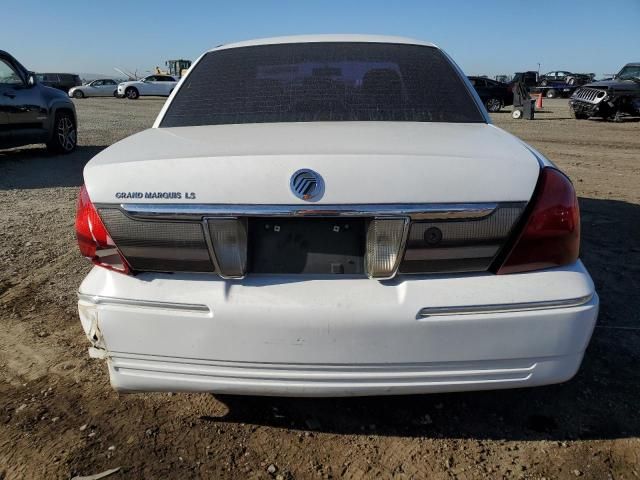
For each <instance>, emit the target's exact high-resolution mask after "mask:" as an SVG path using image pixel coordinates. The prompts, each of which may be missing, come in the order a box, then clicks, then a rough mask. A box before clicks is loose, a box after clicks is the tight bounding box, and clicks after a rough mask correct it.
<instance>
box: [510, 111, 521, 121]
mask: <svg viewBox="0 0 640 480" xmlns="http://www.w3.org/2000/svg"><path fill="white" fill-rule="evenodd" d="M511 116H512V117H513V118H515V119H516V120H518V119H520V118H522V110H520V109H518V108H516V109H515V110H514V111H513V112H511Z"/></svg>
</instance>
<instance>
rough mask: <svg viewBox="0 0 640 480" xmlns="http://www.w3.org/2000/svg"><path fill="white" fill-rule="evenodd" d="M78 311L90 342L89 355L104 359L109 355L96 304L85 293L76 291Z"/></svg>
mask: <svg viewBox="0 0 640 480" xmlns="http://www.w3.org/2000/svg"><path fill="white" fill-rule="evenodd" d="M78 313H79V315H80V323H81V324H82V329H83V330H84V333H85V335H86V336H87V338H88V339H89V341H90V342H91V347H89V356H90V357H91V358H98V359H102V360H104V359H106V358H108V357H109V352H108V351H107V348H106V345H105V343H104V338H103V336H102V332H100V326H99V323H98V305H97V303H96V302H95V301H93V299H92V298H91V297H89V296H87V295H83V294H81V293H78Z"/></svg>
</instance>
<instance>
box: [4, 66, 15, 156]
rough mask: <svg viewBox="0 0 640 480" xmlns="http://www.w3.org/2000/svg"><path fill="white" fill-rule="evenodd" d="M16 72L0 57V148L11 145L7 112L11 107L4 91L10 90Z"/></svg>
mask: <svg viewBox="0 0 640 480" xmlns="http://www.w3.org/2000/svg"><path fill="white" fill-rule="evenodd" d="M15 74H16V72H15V71H14V70H13V69H12V68H11V67H10V66H9V65H8V64H7V63H6V62H5V61H3V60H2V59H0V148H7V147H9V146H10V145H11V130H10V128H9V113H8V110H9V108H10V107H11V105H10V103H9V99H10V97H9V96H6V95H5V92H7V91H10V88H11V85H12V83H13V80H14V76H15Z"/></svg>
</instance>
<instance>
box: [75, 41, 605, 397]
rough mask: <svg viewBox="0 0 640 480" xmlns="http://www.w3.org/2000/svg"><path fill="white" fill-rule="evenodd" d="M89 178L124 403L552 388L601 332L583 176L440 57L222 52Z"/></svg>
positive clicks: (410, 47)
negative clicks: (583, 254) (569, 171)
mask: <svg viewBox="0 0 640 480" xmlns="http://www.w3.org/2000/svg"><path fill="white" fill-rule="evenodd" d="M84 180H85V186H84V187H83V188H82V189H81V192H80V198H79V203H78V213H77V222H76V228H77V236H78V241H79V245H80V250H81V252H82V254H83V255H84V256H86V257H88V258H90V259H91V260H92V261H93V263H94V264H95V267H94V268H93V269H92V270H91V272H90V273H89V274H88V276H87V277H86V278H85V280H84V281H83V282H82V285H81V286H80V290H79V302H78V307H79V313H80V319H81V322H82V326H83V328H84V330H85V332H86V334H87V336H88V338H89V340H90V342H91V344H92V346H91V348H90V355H91V356H93V357H97V358H103V359H106V360H107V364H108V367H109V372H110V376H111V383H112V385H113V387H114V388H115V389H116V390H119V391H123V392H132V391H195V392H216V393H230V394H252V395H286V396H357V395H387V394H410V393H425V392H443V391H456V390H481V389H498V388H514V387H529V386H536V385H544V384H550V383H556V382H562V381H565V380H567V379H569V378H571V377H572V376H573V375H574V374H575V373H576V371H577V370H578V368H579V366H580V363H581V361H582V358H583V355H584V352H585V349H586V347H587V344H588V342H589V339H590V337H591V333H592V330H593V328H594V325H595V322H596V317H597V314H598V296H597V294H596V292H595V290H594V285H593V282H592V281H591V278H590V277H589V274H588V273H587V270H586V269H585V267H584V265H583V264H582V262H581V261H580V260H579V258H578V250H579V242H580V217H579V211H578V202H577V198H576V193H575V191H574V188H573V186H572V184H571V182H570V180H569V179H568V178H567V177H566V176H565V175H564V174H563V173H562V172H560V171H559V170H558V169H557V168H556V167H555V166H554V165H553V164H552V163H551V162H550V161H549V160H547V159H546V158H545V157H544V156H543V155H542V154H540V153H538V152H536V151H535V150H534V149H533V148H531V147H530V146H528V145H526V144H525V143H523V142H522V141H520V140H519V139H518V138H516V137H514V136H512V135H510V134H508V133H506V132H504V131H503V130H501V129H499V128H497V127H495V126H493V125H492V124H491V121H490V119H489V117H488V115H487V112H486V110H485V108H484V106H483V105H482V102H481V101H480V99H479V98H478V96H477V95H476V94H475V92H474V90H473V87H472V86H471V85H470V84H469V82H468V80H467V79H466V78H465V76H464V75H463V73H462V72H461V71H460V69H459V68H458V67H457V66H456V65H455V64H454V63H453V61H452V60H451V59H449V57H448V56H447V55H446V54H445V53H444V52H443V51H441V50H440V49H438V48H437V47H435V46H434V45H431V44H429V43H424V42H420V41H414V40H409V39H404V38H395V37H378V36H360V35H330V36H322V35H321V36H301V37H286V38H275V39H267V40H257V41H248V42H242V43H236V44H231V45H225V46H221V47H218V48H215V49H213V50H211V51H209V52H207V53H205V54H204V55H203V56H202V57H200V59H199V60H198V61H197V63H196V64H195V65H194V66H193V67H192V68H191V69H190V71H189V73H188V75H187V76H186V77H185V79H183V83H182V84H181V85H180V87H179V89H178V90H177V91H176V92H174V94H173V97H172V98H171V99H170V100H169V101H168V102H167V103H166V104H165V106H164V108H163V109H162V111H161V112H160V114H159V116H158V118H157V120H156V122H155V124H154V125H153V128H150V129H148V130H145V131H143V132H141V133H138V134H136V135H133V136H131V137H129V138H127V139H124V140H122V141H120V142H118V143H116V144H115V145H112V146H111V147H109V148H107V149H105V150H103V151H102V152H100V153H99V154H98V155H97V156H96V157H94V158H93V159H92V160H91V161H90V162H89V163H88V164H87V166H86V168H85V170H84Z"/></svg>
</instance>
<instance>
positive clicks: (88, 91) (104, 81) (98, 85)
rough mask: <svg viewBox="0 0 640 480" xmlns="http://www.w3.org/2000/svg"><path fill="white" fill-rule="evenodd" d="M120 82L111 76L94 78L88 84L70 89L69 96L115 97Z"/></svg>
mask: <svg viewBox="0 0 640 480" xmlns="http://www.w3.org/2000/svg"><path fill="white" fill-rule="evenodd" d="M117 87H118V84H117V83H116V81H115V80H111V79H110V78H101V79H99V80H94V81H93V82H89V83H87V84H86V85H80V86H79V87H73V88H72V89H70V90H69V96H70V97H73V98H85V97H114V96H115V95H116V89H117Z"/></svg>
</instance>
